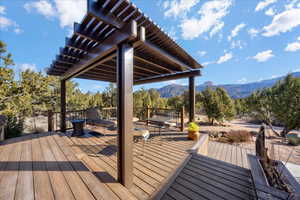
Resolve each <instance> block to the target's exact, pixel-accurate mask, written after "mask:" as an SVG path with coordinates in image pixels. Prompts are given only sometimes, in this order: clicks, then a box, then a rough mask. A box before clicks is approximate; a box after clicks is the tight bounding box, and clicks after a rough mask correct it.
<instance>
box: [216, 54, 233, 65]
mask: <svg viewBox="0 0 300 200" xmlns="http://www.w3.org/2000/svg"><path fill="white" fill-rule="evenodd" d="M232 57H233V55H232V53H225V55H224V56H221V57H220V58H219V60H218V61H217V64H221V63H224V62H227V61H228V60H230V59H231V58H232Z"/></svg>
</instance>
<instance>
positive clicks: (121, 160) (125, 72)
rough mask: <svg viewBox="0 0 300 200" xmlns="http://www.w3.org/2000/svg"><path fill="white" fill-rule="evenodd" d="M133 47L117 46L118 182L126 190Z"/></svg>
mask: <svg viewBox="0 0 300 200" xmlns="http://www.w3.org/2000/svg"><path fill="white" fill-rule="evenodd" d="M133 51H134V50H133V46H132V45H130V44H127V43H123V44H120V45H118V51H117V85H118V88H117V89H118V109H117V111H118V113H117V118H118V133H119V136H118V181H119V182H120V183H121V184H122V185H124V186H125V187H126V188H131V186H132V182H133V149H132V148H133V144H132V142H133V141H132V140H133V136H132V131H133V124H132V119H133V94H132V93H133V92H132V91H133V89H132V86H133Z"/></svg>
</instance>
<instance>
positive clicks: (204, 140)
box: [188, 134, 209, 156]
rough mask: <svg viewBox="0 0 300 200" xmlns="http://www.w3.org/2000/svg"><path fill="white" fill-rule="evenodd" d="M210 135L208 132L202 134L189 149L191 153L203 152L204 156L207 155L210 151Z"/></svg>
mask: <svg viewBox="0 0 300 200" xmlns="http://www.w3.org/2000/svg"><path fill="white" fill-rule="evenodd" d="M208 138H209V137H208V135H207V134H201V137H200V139H199V140H198V141H197V142H196V144H194V146H193V147H192V148H191V149H190V150H188V151H189V153H191V154H195V153H197V154H201V155H204V156H207V153H208Z"/></svg>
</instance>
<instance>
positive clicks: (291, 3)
mask: <svg viewBox="0 0 300 200" xmlns="http://www.w3.org/2000/svg"><path fill="white" fill-rule="evenodd" d="M297 1H298V0H290V1H289V3H288V4H286V5H285V6H284V7H285V9H286V10H289V9H293V8H294V7H296V3H297ZM297 7H298V8H299V4H298V5H297Z"/></svg>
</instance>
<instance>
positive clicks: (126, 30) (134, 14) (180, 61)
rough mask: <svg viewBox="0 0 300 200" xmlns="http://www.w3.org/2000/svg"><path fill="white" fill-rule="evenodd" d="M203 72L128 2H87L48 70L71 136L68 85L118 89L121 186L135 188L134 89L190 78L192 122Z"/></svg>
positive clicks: (63, 127)
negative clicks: (56, 81)
mask: <svg viewBox="0 0 300 200" xmlns="http://www.w3.org/2000/svg"><path fill="white" fill-rule="evenodd" d="M199 68H202V66H201V65H200V64H199V63H198V62H197V61H195V60H194V59H193V58H192V57H191V56H190V55H189V54H187V53H186V52H185V51H184V50H183V49H182V48H181V47H180V46H179V45H178V44H176V43H175V41H174V40H172V39H171V38H170V37H169V36H168V35H167V34H166V33H164V32H163V30H162V29H161V28H159V27H158V25H156V24H155V23H154V22H153V21H152V20H151V19H150V18H149V17H147V16H146V15H144V14H143V13H142V12H141V11H140V10H139V9H138V8H137V7H136V6H135V5H133V4H132V3H130V2H129V1H127V0H96V1H94V0H88V10H87V14H86V15H85V17H84V18H83V20H82V22H81V23H80V24H78V23H74V33H73V35H72V36H71V37H70V38H66V44H65V46H64V47H63V48H61V49H60V53H59V55H58V56H56V59H55V60H54V61H53V63H52V64H51V66H50V68H49V69H48V72H47V73H48V74H49V75H54V76H60V77H61V79H60V81H61V131H63V132H65V131H66V81H67V80H68V79H71V78H75V77H76V78H82V79H90V80H99V81H107V82H115V83H116V84H117V91H118V99H117V105H118V106H117V113H118V114H117V121H118V135H119V137H118V138H119V139H118V179H119V180H118V181H119V182H120V183H121V184H123V185H124V186H126V187H127V188H130V187H131V185H132V171H133V164H132V163H133V162H132V160H133V152H132V141H133V136H132V129H133V123H132V117H133V95H132V94H133V89H132V88H133V85H137V84H144V83H152V82H158V81H166V80H174V79H179V78H189V103H190V106H189V120H190V121H194V115H195V77H196V76H200V75H201V72H200V69H199Z"/></svg>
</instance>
